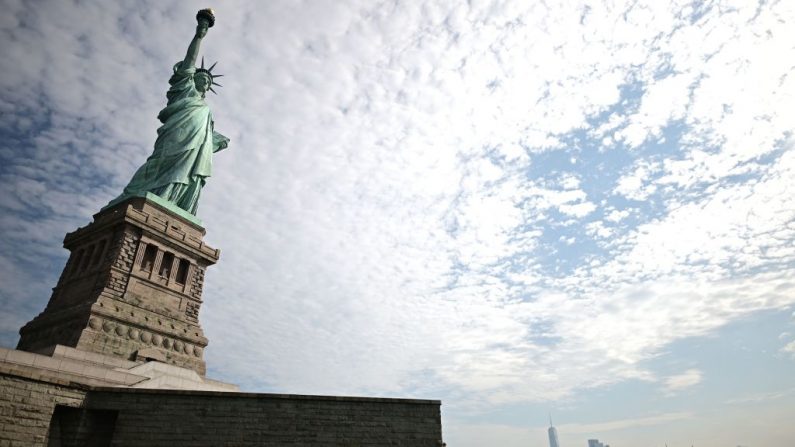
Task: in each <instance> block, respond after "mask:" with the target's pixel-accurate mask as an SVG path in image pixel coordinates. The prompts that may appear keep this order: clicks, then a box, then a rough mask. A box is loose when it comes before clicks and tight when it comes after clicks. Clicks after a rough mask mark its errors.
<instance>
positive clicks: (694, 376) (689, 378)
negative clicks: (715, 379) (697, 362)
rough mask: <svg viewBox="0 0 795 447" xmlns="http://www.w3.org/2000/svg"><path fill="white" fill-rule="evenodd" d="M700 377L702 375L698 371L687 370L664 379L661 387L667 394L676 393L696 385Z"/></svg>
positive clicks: (699, 381)
mask: <svg viewBox="0 0 795 447" xmlns="http://www.w3.org/2000/svg"><path fill="white" fill-rule="evenodd" d="M702 377H703V373H702V372H701V371H700V370H698V369H688V370H687V371H685V372H683V373H681V374H676V375H673V376H668V377H666V378H665V380H663V385H664V386H665V390H666V391H667V392H669V393H676V392H679V391H681V390H683V389H685V388H690V387H692V386H695V385H698V384H699V383H701V379H702Z"/></svg>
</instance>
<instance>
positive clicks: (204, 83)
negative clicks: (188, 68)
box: [193, 73, 212, 93]
mask: <svg viewBox="0 0 795 447" xmlns="http://www.w3.org/2000/svg"><path fill="white" fill-rule="evenodd" d="M211 82H212V80H210V77H209V76H207V75H206V74H203V73H199V74H197V75H195V76H194V77H193V83H194V84H195V85H196V90H198V91H199V92H201V93H205V92H206V91H207V90H209V89H210V83H211Z"/></svg>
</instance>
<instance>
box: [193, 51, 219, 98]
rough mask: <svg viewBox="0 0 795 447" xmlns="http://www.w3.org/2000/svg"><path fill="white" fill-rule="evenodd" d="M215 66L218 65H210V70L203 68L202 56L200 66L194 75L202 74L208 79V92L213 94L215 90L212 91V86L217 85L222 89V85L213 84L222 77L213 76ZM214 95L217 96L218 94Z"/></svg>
mask: <svg viewBox="0 0 795 447" xmlns="http://www.w3.org/2000/svg"><path fill="white" fill-rule="evenodd" d="M216 65H218V62H216V63H214V64H212V65H211V66H210V68H204V57H203V56H202V66H201V67H198V68H196V74H199V73H204V74H206V75H207V76H209V77H210V91H211V92H213V93H215V90H213V86H214V85H217V86H218V87H223V85H221V84H219V83H217V82H215V78H220V77H222V76H223V75H222V74H213V68H215V66H216ZM215 94H216V95H217V94H218V93H215Z"/></svg>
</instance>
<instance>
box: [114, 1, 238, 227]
mask: <svg viewBox="0 0 795 447" xmlns="http://www.w3.org/2000/svg"><path fill="white" fill-rule="evenodd" d="M196 21H197V22H198V24H197V26H196V34H195V35H194V36H193V39H192V40H191V42H190V45H188V52H187V53H186V54H185V59H184V60H182V61H180V62H177V63H176V64H175V65H174V74H173V75H172V76H171V79H169V81H168V83H169V84H170V88H169V89H168V93H167V94H166V97H167V98H168V104H167V105H166V107H165V108H164V109H163V110H161V111H160V113H159V114H158V115H157V118H158V119H159V120H160V122H161V123H163V125H162V126H160V128H158V129H157V140H156V141H155V149H154V151H153V152H152V155H151V156H150V157H149V158H148V159H147V160H146V163H144V164H143V166H141V167H140V168H138V171H136V172H135V174H134V175H133V178H132V179H131V180H130V183H129V184H128V185H127V187H126V188H124V192H123V193H122V194H121V195H120V196H119V197H117V198H116V199H114V200H112V201H111V202H110V203H109V204H108V206H111V205H114V204H116V203H118V202H120V201H122V200H124V199H126V198H128V197H150V198H152V199H153V200H159V201H161V202H163V203H165V205H166V206H169V207H177V208H181V209H182V210H185V211H187V212H189V213H190V214H194V215H195V214H196V209H197V207H198V203H199V194H200V193H201V189H202V187H204V184H205V183H206V179H207V177H210V175H211V170H212V154H213V153H214V152H218V151H219V150H221V149H225V148H226V147H227V146H228V144H229V139H228V138H227V137H225V136H223V135H221V134H220V133H218V132H216V131H215V129H214V126H215V122H214V120H213V115H212V113H211V112H210V107H209V106H208V105H207V103H206V102H205V99H204V96H205V94H206V93H207V91H208V90H209V91H212V92H213V93H215V90H213V86H214V85H215V86H220V84H218V83H217V82H215V78H217V77H220V76H222V75H218V74H213V73H212V70H213V68H214V67H215V64H213V65H212V66H211V67H209V68H205V67H204V58H202V64H201V67H198V68H197V67H196V60H197V59H198V55H199V47H200V45H201V41H202V39H203V38H204V36H206V35H207V30H208V29H209V28H211V27H212V26H213V25H214V24H215V14H213V11H212V10H211V9H202V10H201V11H199V12H198V14H196ZM153 195H154V196H157V197H152V196H153Z"/></svg>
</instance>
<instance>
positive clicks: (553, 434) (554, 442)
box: [547, 415, 560, 447]
mask: <svg viewBox="0 0 795 447" xmlns="http://www.w3.org/2000/svg"><path fill="white" fill-rule="evenodd" d="M547 433H549V447H560V442H558V431H557V430H556V429H555V427H553V426H552V415H549V430H547Z"/></svg>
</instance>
